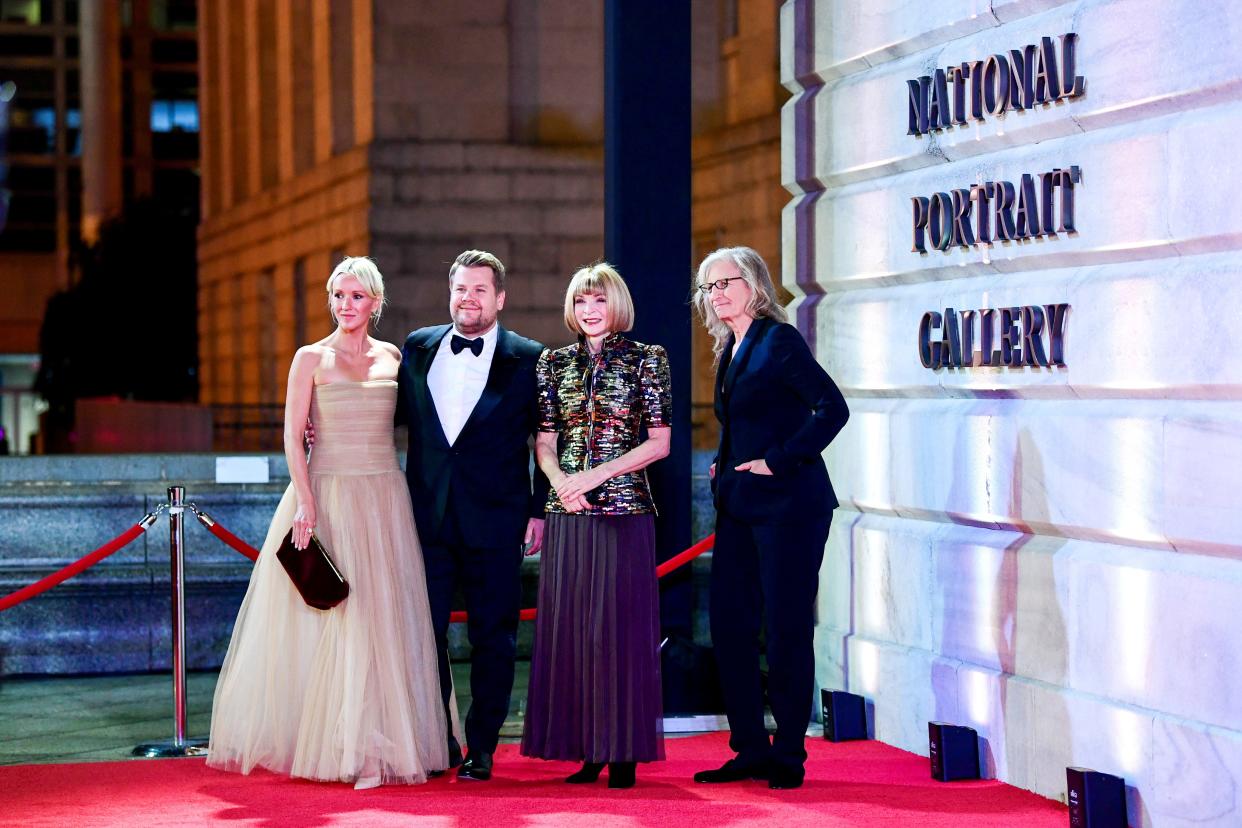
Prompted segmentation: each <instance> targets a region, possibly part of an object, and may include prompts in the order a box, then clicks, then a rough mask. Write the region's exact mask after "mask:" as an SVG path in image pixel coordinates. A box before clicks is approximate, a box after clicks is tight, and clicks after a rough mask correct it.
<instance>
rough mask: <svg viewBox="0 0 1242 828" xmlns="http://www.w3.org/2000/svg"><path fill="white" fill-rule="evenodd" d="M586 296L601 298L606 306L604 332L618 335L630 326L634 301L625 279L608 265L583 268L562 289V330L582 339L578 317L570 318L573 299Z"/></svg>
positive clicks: (571, 316)
mask: <svg viewBox="0 0 1242 828" xmlns="http://www.w3.org/2000/svg"><path fill="white" fill-rule="evenodd" d="M587 293H592V294H597V295H602V296H603V297H604V301H605V302H606V303H607V304H608V319H607V325H608V332H609V333H620V332H621V331H628V330H630V329H631V328H633V327H634V299H633V297H631V296H630V289H629V288H628V287H626V286H625V280H624V279H622V278H621V274H620V273H618V272H617V269H616V268H614V267H613V266H612V265H610V264H608V262H596V263H595V264H593V265H587V266H586V267H584V268H582V269H581V270H579V271H578V272H577V273H575V274H574V275H573V278H572V279H570V280H569V287H568V288H567V289H566V290H565V327H566V328H569V331H570V333H574V334H577V335H578V336H582V335H583V334H582V328H580V327H579V326H578V318H577V317H576V316H574V300H575V299H577V298H578V297H579V296H582V295H584V294H587Z"/></svg>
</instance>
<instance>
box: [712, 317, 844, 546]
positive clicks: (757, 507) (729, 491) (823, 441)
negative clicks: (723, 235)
mask: <svg viewBox="0 0 1242 828" xmlns="http://www.w3.org/2000/svg"><path fill="white" fill-rule="evenodd" d="M733 341H734V340H733V337H729V340H728V342H726V343H725V349H724V352H723V353H722V354H721V358H720V365H719V367H718V368H717V370H716V403H715V404H716V419H717V420H719V421H720V448H719V450H718V451H717V453H716V460H715V463H716V477H715V479H714V480H713V481H712V491H713V493H714V495H715V502H716V509H717V510H720V511H724V512H727V513H728V514H730V515H732V516H733V517H735V518H738V519H740V520H744V521H749V522H753V523H774V522H777V521H780V520H785V519H789V518H792V517H796V516H798V515H801V516H804V517H806V516H812V515H822V516H823V517H825V518H827V517H828V515H829V513H830V512H831V511H832V510H833V509H835V508H836V507H837V496H836V493H835V492H833V490H832V482H831V481H830V480H829V479H828V470H827V468H826V467H825V466H824V460H823V457H822V456H821V455H822V453H823V450H824V449H825V448H826V447H827V446H828V444H829V443H831V442H832V438H834V437H836V436H837V432H839V431H840V430H841V428H842V427H843V426H844V425H845V422H846V420H848V419H849V416H850V412H849V408H848V407H847V406H846V404H845V398H844V397H843V396H841V392H840V391H839V390H838V389H837V386H836V383H834V382H833V381H832V378H831V377H829V376H828V373H827V372H826V371H824V369H823V368H822V367H821V366H820V364H819V363H818V362H816V361H815V356H814V355H813V354H812V353H811V349H810V348H808V347H807V344H806V341H805V340H804V339H803V338H802V335H801V334H800V333H798V330H797V328H795V327H793V326H792V325H787V324H785V323H782V322H776V321H774V320H772V319H766V318H764V319H756V320H755V321H754V322H753V323H751V326H750V328H749V329H748V330H747V331H746V336H744V337H743V338H742V345H741V347H740V348H739V349H738V352H737V355H736V357H734V356H733V355H732V352H733ZM760 458H762V459H763V460H766V461H767V464H768V468H770V469H771V470H772V475H771V476H766V475H759V474H754V473H752V472H739V471H734V468H733V467H734V466H736V465H738V464H739V463H745V462H747V461H748V460H757V459H760Z"/></svg>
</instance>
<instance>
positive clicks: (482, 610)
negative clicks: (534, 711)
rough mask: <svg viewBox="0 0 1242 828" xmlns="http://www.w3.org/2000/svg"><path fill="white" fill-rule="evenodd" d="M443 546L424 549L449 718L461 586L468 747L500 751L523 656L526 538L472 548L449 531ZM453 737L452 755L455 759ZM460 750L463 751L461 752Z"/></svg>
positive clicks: (429, 545) (482, 751)
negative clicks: (451, 631)
mask: <svg viewBox="0 0 1242 828" xmlns="http://www.w3.org/2000/svg"><path fill="white" fill-rule="evenodd" d="M443 534H444V535H447V538H446V537H443V536H442V538H441V539H440V540H439V542H431V543H427V544H426V545H425V546H424V547H423V563H424V565H425V566H426V569H427V595H428V598H429V599H430V604H431V624H432V628H433V630H434V631H435V637H436V650H437V652H438V655H439V659H440V664H439V668H440V693H441V695H442V696H443V699H444V707H445V711H446V714H447V712H448V707H449V698H450V694H451V693H452V681H453V677H452V676H453V674H452V673H451V672H450V667H449V656H448V628H449V614H450V613H451V611H452V600H453V594H454V591H455V588H456V587H458V586H460V587H461V590H462V594H463V597H464V598H465V602H466V612H467V614H468V616H469V617H468V620H467V622H466V632H467V635H468V636H469V639H470V649H471V656H470V711H469V712H468V713H467V714H466V728H465V730H466V732H465V736H466V744H467V745H468V746H469V748H470V750H471V751H473V752H475V753H494V752H495V751H496V744H497V741H498V739H499V736H500V728H501V725H503V724H504V723H505V717H506V716H508V714H509V700H510V697H511V696H512V694H513V670H514V667H513V662H514V659H515V658H516V656H517V629H518V614H519V613H520V612H521V600H522V580H521V577H522V549H521V539H520V538H514V540H513V543H511V544H506V545H505V546H504V547H503V548H483V547H473V546H468V545H466V544H465V543H463V542H461V541H460V540H458V538H455V537H454V536H460V533H459V532H455V531H448V532H445V533H443ZM455 746H456V745H455V741H454V739H453V736H452V734H450V735H449V754H450V756H452V755H455V752H454V750H453V748H454V747H455ZM459 749H460V748H459Z"/></svg>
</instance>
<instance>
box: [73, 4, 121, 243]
mask: <svg viewBox="0 0 1242 828" xmlns="http://www.w3.org/2000/svg"><path fill="white" fill-rule="evenodd" d="M79 14H80V28H81V67H82V71H81V77H82V239H83V240H84V241H86V242H88V243H90V242H94V241H95V240H96V239H97V238H98V237H99V226H100V224H102V223H103V222H105V221H107V220H108V219H110V218H114V217H115V216H117V215H119V214H120V212H121V209H122V207H123V197H124V193H123V189H122V184H121V169H122V167H121V165H122V158H121V17H120V5H119V4H117V3H113V2H110V0H82V4H81V7H80V12H79Z"/></svg>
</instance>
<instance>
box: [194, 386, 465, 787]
mask: <svg viewBox="0 0 1242 828" xmlns="http://www.w3.org/2000/svg"><path fill="white" fill-rule="evenodd" d="M396 401H397V384H396V383H395V382H391V381H387V380H382V381H370V382H360V383H332V384H328V385H320V386H317V387H316V388H315V389H314V392H313V394H312V398H311V420H312V422H314V423H315V447H314V450H313V451H312V453H311V460H310V479H311V488H312V490H313V491H314V495H315V505H316V508H317V520H318V526H317V527H316V530H315V533H316V535H317V536H318V537H319V539H320V540H321V541H322V543H323V545H324V547H325V548H326V549H327V550H328V553H329V554H330V555H331V557H332V559H333V561H334V562H335V563H336V566H337V568H338V569H340V570H341V573H342V574H343V575H344V576H345V579H346V580H347V581H349V588H350V594H349V597H348V598H346V599H345V601H344V602H343V603H342V604H340V605H338V606H336V607H334V608H333V609H331V610H327V611H321V610H316V609H312V608H310V607H308V606H307V605H306V604H305V603H304V602H303V601H302V598H301V596H299V595H298V593H297V590H296V589H294V587H293V584H292V583H291V582H290V581H289V577H288V576H287V575H286V574H285V571H284V569H283V568H282V567H281V565H280V562H279V561H278V560H277V559H276V550H277V549H278V548H279V546H280V542H281V540H282V539H283V538H284V536H285V534H286V533H287V532H288V531H289V529H290V528H291V527H292V526H293V515H294V512H295V510H296V508H297V504H296V499H295V497H294V493H293V487H292V486H290V487H289V488H288V489H287V490H286V491H285V494H284V497H283V498H282V499H281V501H280V505H279V506H277V508H276V514H275V516H274V517H273V518H272V525H271V528H269V529H268V532H267V539H266V540H265V541H264V543H263V549H262V551H261V552H260V554H259V559H258V561H257V562H256V563H255V567H254V572H253V574H252V575H251V576H250V587H249V588H248V589H247V590H246V597H245V598H244V599H243V601H242V604H241V609H240V611H239V612H238V614H237V623H236V625H235V626H234V627H233V637H232V641H231V642H230V643H229V650H228V655H227V656H226V657H225V659H224V666H223V667H222V668H221V670H220V678H219V681H218V682H217V684H216V693H215V703H214V706H213V708H212V713H211V741H210V746H209V749H210V753H209V755H208V759H207V764H208V765H209V766H211V767H214V768H220V769H223V770H231V771H239V772H241V773H249V772H250V770H251V769H252V768H254V767H256V766H258V767H264V768H267V769H269V770H272V771H276V772H278V773H288V774H291V775H293V776H299V777H305V778H307V779H321V780H331V781H342V782H349V783H353V784H354V785H355V786H356V787H359V788H365V787H372V786H375V785H379V784H387V783H418V782H424V781H426V779H427V773H428V772H429V771H436V770H443V769H445V768H447V767H448V748H447V737H446V735H445V732H446V724H445V715H444V707H443V705H442V703H441V701H440V683H439V677H438V675H437V672H436V671H437V666H436V665H437V661H436V647H435V641H434V639H433V635H432V631H431V619H430V614H429V610H428V603H427V583H426V574H425V572H424V570H423V557H422V550H421V549H420V547H419V543H418V535H417V534H416V532H415V529H414V515H413V511H412V509H411V507H410V494H409V489H408V488H407V485H406V481H405V476H404V475H403V474H402V472H401V470H400V468H399V467H398V465H397V461H396V449H395V447H394V444H393V410H394V407H395V405H396Z"/></svg>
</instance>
